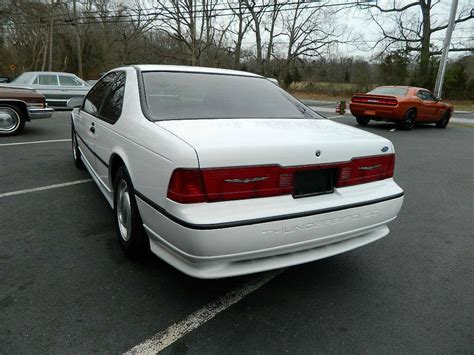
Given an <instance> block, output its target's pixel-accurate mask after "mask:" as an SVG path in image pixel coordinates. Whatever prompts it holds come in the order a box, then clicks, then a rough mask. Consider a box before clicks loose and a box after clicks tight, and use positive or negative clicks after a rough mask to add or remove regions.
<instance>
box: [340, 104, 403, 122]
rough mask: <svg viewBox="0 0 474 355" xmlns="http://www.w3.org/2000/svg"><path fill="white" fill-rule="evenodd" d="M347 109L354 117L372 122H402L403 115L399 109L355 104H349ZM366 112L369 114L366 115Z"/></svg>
mask: <svg viewBox="0 0 474 355" xmlns="http://www.w3.org/2000/svg"><path fill="white" fill-rule="evenodd" d="M349 109H350V111H351V113H352V115H353V116H355V117H369V118H371V119H374V120H386V121H402V120H403V118H404V113H403V112H401V110H400V108H399V107H397V106H396V107H388V106H381V105H361V104H357V103H352V102H351V103H350V104H349ZM368 111H372V112H370V114H368Z"/></svg>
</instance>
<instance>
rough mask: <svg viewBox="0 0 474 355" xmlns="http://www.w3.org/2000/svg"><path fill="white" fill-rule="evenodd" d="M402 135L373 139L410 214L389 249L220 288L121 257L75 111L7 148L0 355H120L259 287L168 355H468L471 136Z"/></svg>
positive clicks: (40, 124)
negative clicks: (84, 166)
mask: <svg viewBox="0 0 474 355" xmlns="http://www.w3.org/2000/svg"><path fill="white" fill-rule="evenodd" d="M336 120H337V121H340V122H344V123H347V124H350V125H355V123H354V121H355V120H354V119H351V118H350V117H349V116H346V117H342V118H338V119H336ZM394 127H395V126H394V125H392V124H386V123H378V124H373V125H369V127H367V128H365V129H366V130H368V131H370V132H374V133H376V134H380V135H382V136H384V137H387V138H389V139H391V140H392V142H393V143H394V145H395V148H396V151H397V162H396V173H395V179H396V181H397V182H398V183H399V185H400V186H401V187H402V188H403V189H404V190H405V202H404V206H403V208H402V211H401V213H400V215H399V218H398V219H397V220H395V221H394V222H392V223H391V224H390V226H389V227H390V229H391V234H390V235H389V236H388V237H386V238H383V239H381V240H380V241H378V242H376V243H373V244H370V245H368V246H365V247H362V248H360V249H356V250H353V251H351V252H348V253H345V254H342V255H338V256H335V257H332V258H328V259H324V260H320V261H317V262H313V263H309V264H305V265H301V266H298V267H293V268H289V269H286V270H283V271H281V272H270V273H267V274H265V275H263V276H262V275H250V276H245V277H237V278H230V279H223V280H211V281H203V280H198V279H193V278H190V277H188V276H186V275H184V274H182V273H180V272H178V271H176V270H175V269H173V268H172V267H170V266H168V265H167V264H165V263H164V262H162V261H160V260H159V259H158V258H156V257H149V258H147V259H146V260H142V261H140V262H136V261H135V262H133V261H130V260H128V259H126V258H125V257H124V256H123V255H122V252H121V250H120V247H119V245H118V243H117V242H116V236H115V231H114V227H113V212H112V210H111V209H110V208H109V207H108V205H107V202H106V201H105V199H104V197H103V196H102V194H101V193H100V191H99V190H98V188H97V187H96V186H95V184H94V183H93V182H91V181H90V177H89V175H88V174H87V173H86V172H85V171H81V170H77V169H76V168H75V167H74V164H73V162H72V158H71V153H70V141H69V138H70V125H69V113H68V112H57V113H55V114H54V116H53V117H52V118H50V119H45V120H41V121H35V122H31V123H29V124H27V126H26V128H25V131H24V133H23V134H22V135H19V136H16V137H4V138H0V216H1V218H0V241H1V243H0V353H1V354H14V353H22V354H23V353H35V354H37V353H96V352H100V353H119V352H126V351H128V350H129V349H132V348H133V347H135V346H137V345H139V344H141V343H143V342H144V341H146V340H147V339H149V338H150V337H152V336H154V335H155V334H157V333H160V332H163V331H165V330H166V329H168V328H169V327H170V326H172V325H173V324H174V323H176V322H180V321H182V320H183V319H186V317H187V316H189V315H192V314H193V312H196V311H197V310H200V309H204V310H206V309H207V308H206V306H207V305H208V304H210V303H211V304H212V302H214V301H216V300H219V299H225V298H226V297H227V296H226V295H228V294H229V292H234V291H235V290H237V291H235V292H237V293H238V292H239V290H242V289H245V288H246V287H247V286H248V285H256V282H257V283H258V281H256V280H258V279H259V278H261V277H266V281H268V282H266V283H262V284H261V286H260V287H255V288H256V289H255V291H253V292H251V293H249V294H248V295H246V296H245V297H242V298H241V299H239V300H238V302H236V303H234V304H228V305H227V307H225V308H223V309H222V311H221V312H218V313H217V314H216V316H215V317H214V318H212V319H210V320H209V321H208V322H206V323H203V324H202V325H201V326H199V327H197V328H196V329H194V330H193V331H191V332H189V333H187V334H184V335H183V336H181V335H180V336H178V337H176V339H174V340H176V341H175V342H173V343H172V344H171V345H170V346H168V347H167V348H166V349H165V350H164V353H184V352H188V353H199V354H202V353H204V354H210V353H223V352H226V353H280V352H291V353H327V352H340V353H414V352H425V353H434V352H436V353H444V352H465V353H472V352H473V351H474V315H473V310H474V297H473V291H474V286H473V285H474V284H473V279H474V278H473V262H472V260H473V251H474V238H473V230H474V229H473V217H474V213H473V201H474V199H473V197H474V196H473V191H474V189H473V177H474V170H473V169H474V164H473V162H474V149H473V141H474V140H473V135H474V129H473V128H469V127H468V126H461V125H453V126H448V128H447V129H445V130H442V129H436V128H435V127H434V126H433V125H430V126H422V127H417V128H415V129H414V130H412V131H398V130H393V128H394ZM38 141H49V142H42V143H32V142H38ZM16 143H26V144H16ZM347 149H350V142H348V144H347ZM65 183H73V184H70V185H59V186H55V187H54V186H53V187H52V186H51V185H58V184H65ZM41 187H50V188H48V189H44V190H40V189H37V188H41ZM223 237H225V236H223Z"/></svg>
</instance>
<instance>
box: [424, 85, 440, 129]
mask: <svg viewBox="0 0 474 355" xmlns="http://www.w3.org/2000/svg"><path fill="white" fill-rule="evenodd" d="M426 97H427V102H428V105H429V108H430V121H434V122H436V121H438V120H439V119H440V118H441V117H442V116H443V113H444V108H443V106H442V105H441V104H440V103H439V100H438V99H437V98H436V96H434V95H433V94H432V93H431V92H430V91H428V90H426Z"/></svg>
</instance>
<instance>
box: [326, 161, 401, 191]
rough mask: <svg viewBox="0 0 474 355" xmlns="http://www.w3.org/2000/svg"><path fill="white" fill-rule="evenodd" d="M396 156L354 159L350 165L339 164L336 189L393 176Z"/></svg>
mask: <svg viewBox="0 0 474 355" xmlns="http://www.w3.org/2000/svg"><path fill="white" fill-rule="evenodd" d="M394 168H395V155H394V154H390V155H382V156H375V157H366V158H357V159H352V160H351V161H350V162H348V163H342V164H339V174H338V177H337V181H336V184H335V186H336V187H345V186H352V185H359V184H365V183H368V182H373V181H377V180H383V179H388V178H390V177H392V176H393V170H394Z"/></svg>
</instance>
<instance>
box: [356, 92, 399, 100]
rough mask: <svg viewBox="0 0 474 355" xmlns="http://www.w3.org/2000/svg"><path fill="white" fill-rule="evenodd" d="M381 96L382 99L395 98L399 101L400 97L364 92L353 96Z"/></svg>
mask: <svg viewBox="0 0 474 355" xmlns="http://www.w3.org/2000/svg"><path fill="white" fill-rule="evenodd" d="M356 96H358V97H380V98H382V99H395V100H397V101H398V97H397V96H396V95H383V94H363V93H355V94H354V95H353V96H352V98H354V97H356Z"/></svg>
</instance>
